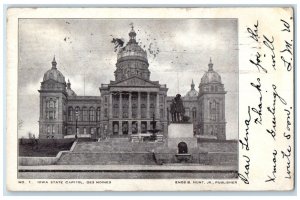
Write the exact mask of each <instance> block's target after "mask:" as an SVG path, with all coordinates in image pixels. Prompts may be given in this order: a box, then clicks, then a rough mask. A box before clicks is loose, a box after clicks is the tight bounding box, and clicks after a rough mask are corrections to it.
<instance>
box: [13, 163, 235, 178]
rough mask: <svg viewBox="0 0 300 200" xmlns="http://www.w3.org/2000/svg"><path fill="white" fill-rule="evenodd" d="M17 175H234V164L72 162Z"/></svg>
mask: <svg viewBox="0 0 300 200" xmlns="http://www.w3.org/2000/svg"><path fill="white" fill-rule="evenodd" d="M18 178H24V179H26V178H31V179H32V178H33V179H71V178H72V179H176V178H192V179H200V178H210V179H211V178H215V179H225V178H226V179H231V178H233V179H235V178H237V168H236V167H235V166H203V165H202V166H200V165H160V166H158V165H147V166H145V165H121V166H120V165H93V166H89V165H71V166H70V165H69V166H63V165H60V166H53V165H49V166H20V167H19V173H18Z"/></svg>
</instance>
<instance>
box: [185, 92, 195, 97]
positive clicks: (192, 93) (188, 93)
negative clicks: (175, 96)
mask: <svg viewBox="0 0 300 200" xmlns="http://www.w3.org/2000/svg"><path fill="white" fill-rule="evenodd" d="M185 96H186V97H197V96H198V92H197V91H196V90H190V91H188V92H187V93H186V95H185Z"/></svg>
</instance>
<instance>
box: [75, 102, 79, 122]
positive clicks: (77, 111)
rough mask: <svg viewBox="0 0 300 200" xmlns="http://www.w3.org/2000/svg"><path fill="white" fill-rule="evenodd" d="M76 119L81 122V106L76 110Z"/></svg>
mask: <svg viewBox="0 0 300 200" xmlns="http://www.w3.org/2000/svg"><path fill="white" fill-rule="evenodd" d="M75 119H77V120H78V121H80V108H79V106H77V107H76V108H75Z"/></svg>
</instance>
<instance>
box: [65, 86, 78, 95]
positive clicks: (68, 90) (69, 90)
mask: <svg viewBox="0 0 300 200" xmlns="http://www.w3.org/2000/svg"><path fill="white" fill-rule="evenodd" d="M67 94H68V96H77V94H76V93H75V92H74V91H73V90H72V89H69V88H67Z"/></svg>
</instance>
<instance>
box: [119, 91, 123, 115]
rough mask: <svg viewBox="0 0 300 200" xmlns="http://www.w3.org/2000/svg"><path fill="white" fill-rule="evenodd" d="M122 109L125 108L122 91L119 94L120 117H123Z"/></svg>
mask: <svg viewBox="0 0 300 200" xmlns="http://www.w3.org/2000/svg"><path fill="white" fill-rule="evenodd" d="M122 109H123V105H122V93H121V92H120V95H119V119H122V117H123V112H122Z"/></svg>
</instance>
